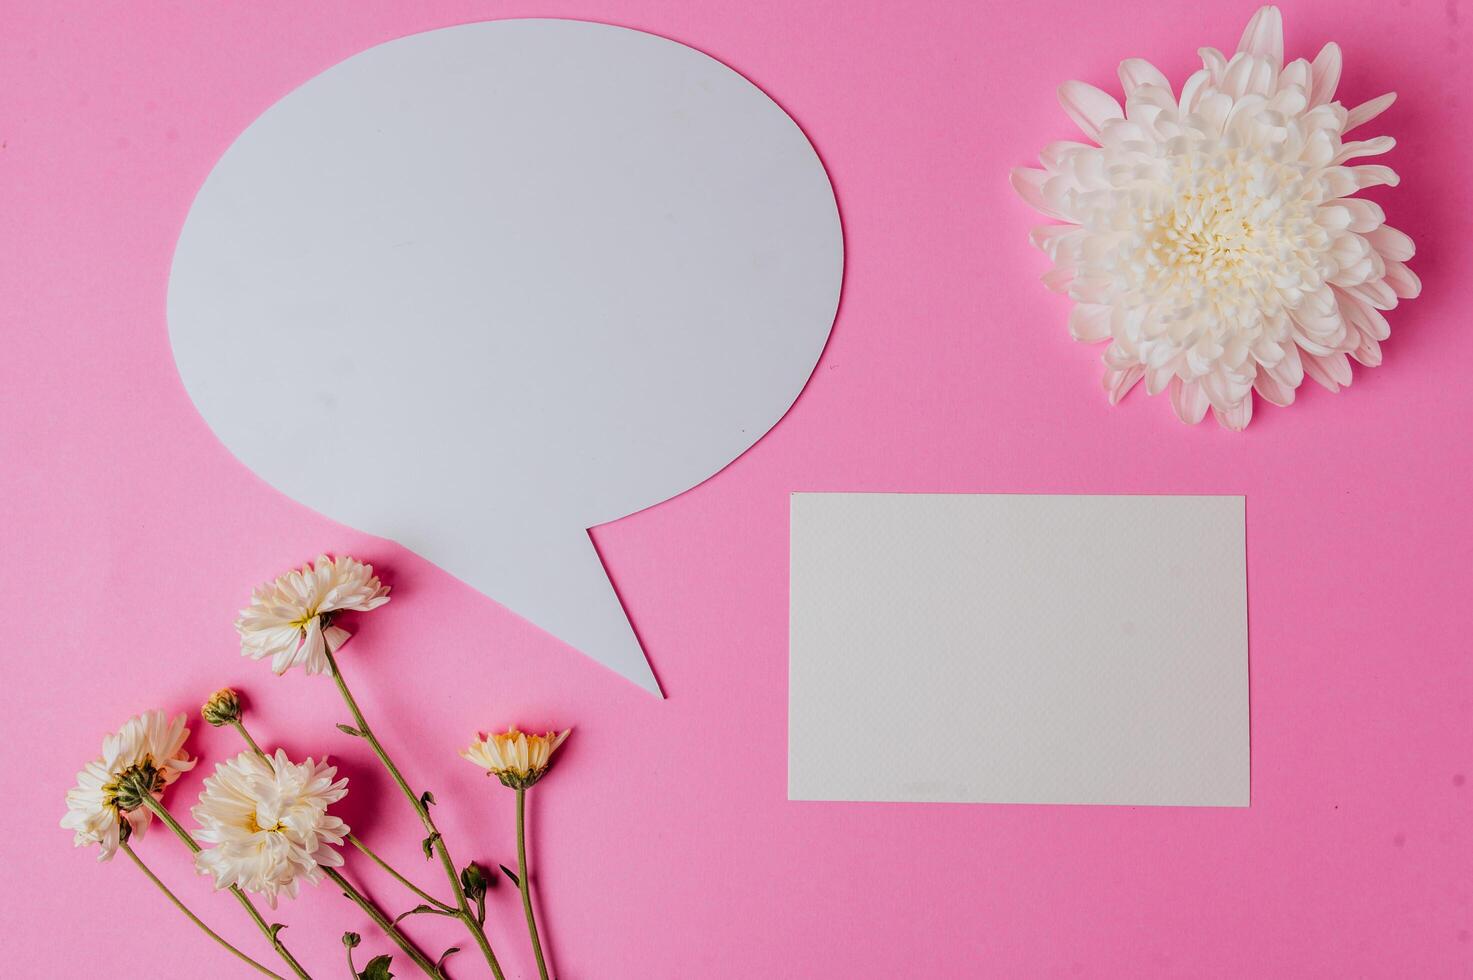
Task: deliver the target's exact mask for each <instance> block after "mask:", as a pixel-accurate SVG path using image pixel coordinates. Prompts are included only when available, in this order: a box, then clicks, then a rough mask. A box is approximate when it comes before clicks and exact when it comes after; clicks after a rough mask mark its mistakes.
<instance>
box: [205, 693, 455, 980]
mask: <svg viewBox="0 0 1473 980" xmlns="http://www.w3.org/2000/svg"><path fill="white" fill-rule="evenodd" d="M230 724H231V725H232V726H234V728H235V730H236V731H237V732H239V733H240V737H241V738H242V739H244V740H245V743H246V744H247V745H249V746H250V747H251V751H252V752H254V753H256V755H258V756H260V757H261V758H263V759H267V758H269V756H267V755H266V753H265V751H264V750H262V748H261V746H260V745H259V744H258V743H257V742H256V740H255V739H254V738H252V737H251V733H250V732H248V731H246V727H245V722H243V721H241V720H240V719H239V718H237V719H235V720H234V721H232V722H231V723H230ZM348 839H349V840H351V841H352V842H353V844H354V845H355V846H356V847H357V848H358V849H359V850H361V851H362V852H363V853H365V854H367V855H368V856H369V857H371V858H373V859H374V860H375V861H377V862H378V864H379V866H380V867H382V868H383V869H384V870H385V871H387V872H389V874H391V875H393V876H394V877H395V878H398V879H399V880H400V881H403V882H404V884H406V885H409V887H410V888H411V889H413V890H414V891H415V892H418V893H419V894H420V895H422V896H423V897H425V898H428V899H429V900H430V901H431V902H434V903H435V904H436V905H439V906H440V907H441V908H444V909H445V910H446V911H453V910H452V909H451V908H450V906H448V905H445V904H444V903H443V902H441V901H439V900H437V899H434V898H430V896H428V895H425V893H424V892H421V891H420V890H419V889H418V888H415V887H414V886H413V885H410V884H409V882H408V881H407V880H405V878H404V876H403V875H401V874H399V872H397V871H395V870H394V869H393V868H391V867H389V866H388V864H386V863H385V862H384V861H383V859H382V858H380V857H379V856H378V855H377V854H374V853H373V852H372V851H370V850H369V849H368V848H367V847H366V846H364V845H363V844H362V843H361V842H360V841H359V840H358V839H357V838H356V837H354V836H353V835H352V834H349V835H348ZM318 867H320V868H321V869H322V872H323V874H325V875H327V877H329V878H331V879H332V880H333V882H334V883H335V884H336V885H337V886H338V887H339V888H341V889H342V890H343V894H344V895H346V896H347V897H348V899H349V900H350V901H352V902H353V904H354V905H357V906H358V907H359V908H360V909H362V910H363V911H364V912H366V913H367V914H368V917H369V918H370V919H372V920H373V921H374V923H375V924H376V925H377V926H378V927H379V928H380V929H382V930H383V931H384V934H385V935H387V936H388V937H389V938H390V939H392V940H393V941H394V944H395V945H396V946H398V947H399V948H400V949H402V950H403V951H404V955H405V956H408V957H409V958H410V959H411V960H413V961H414V964H415V966H418V967H419V968H420V969H421V970H422V971H424V973H425V974H426V975H427V976H431V977H443V976H444V974H442V973H441V972H440V970H439V968H438V967H437V966H435V964H434V963H431V962H430V958H429V957H428V956H425V955H424V954H423V953H421V952H420V951H419V950H418V949H417V948H415V946H414V944H413V943H411V942H410V941H409V937H408V936H406V935H404V933H403V932H401V931H400V930H399V927H398V926H397V925H395V923H394V921H393V920H392V919H390V918H389V917H388V916H387V915H384V913H383V911H382V910H381V909H379V907H378V906H377V905H375V904H374V903H373V901H372V900H371V899H369V898H368V897H367V896H366V895H364V894H363V893H362V892H361V891H359V890H358V889H357V888H356V887H354V885H353V883H352V882H350V881H348V879H347V878H344V877H343V875H342V873H341V872H339V871H338V870H337V869H336V868H329V867H327V866H325V865H318Z"/></svg>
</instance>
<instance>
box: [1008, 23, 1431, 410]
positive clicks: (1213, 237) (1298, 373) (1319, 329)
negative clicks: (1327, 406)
mask: <svg viewBox="0 0 1473 980" xmlns="http://www.w3.org/2000/svg"><path fill="white" fill-rule="evenodd" d="M1199 53H1200V54H1201V56H1202V64H1203V68H1202V70H1201V71H1198V72H1197V73H1196V74H1194V75H1192V76H1191V77H1190V78H1188V79H1187V81H1186V84H1185V85H1183V86H1182V87H1181V91H1180V92H1179V93H1177V94H1173V92H1172V89H1171V84H1170V82H1168V81H1167V79H1166V76H1165V75H1163V74H1162V73H1161V72H1160V71H1159V70H1158V69H1156V68H1155V67H1154V66H1152V65H1151V64H1149V63H1148V62H1146V61H1142V60H1141V59H1139V58H1132V59H1129V60H1127V61H1124V62H1122V63H1121V65H1120V83H1121V85H1122V87H1123V88H1124V91H1125V105H1124V107H1123V108H1122V107H1121V105H1120V103H1119V102H1117V101H1116V100H1115V99H1114V98H1113V97H1112V96H1110V95H1108V94H1107V93H1105V92H1103V91H1101V90H1100V89H1097V88H1095V87H1094V86H1092V85H1086V84H1085V83H1083V82H1066V83H1065V84H1064V85H1063V86H1062V87H1060V89H1059V101H1060V102H1061V103H1063V106H1064V110H1065V112H1067V113H1068V114H1069V116H1070V118H1072V119H1073V120H1074V121H1075V122H1076V123H1078V124H1079V126H1080V128H1081V129H1083V130H1084V133H1085V135H1086V136H1087V137H1088V138H1089V139H1091V140H1093V141H1094V142H1093V143H1079V142H1068V141H1065V142H1058V143H1053V144H1050V145H1049V146H1047V147H1045V148H1044V150H1043V153H1042V162H1043V169H1041V170H1040V169H1030V168H1019V169H1017V170H1015V171H1013V177H1012V179H1013V186H1014V187H1015V188H1016V189H1017V191H1018V193H1019V194H1020V195H1021V196H1022V197H1023V198H1024V200H1026V201H1027V202H1028V203H1029V204H1031V205H1032V206H1033V207H1035V208H1037V209H1038V210H1039V211H1041V212H1043V213H1044V214H1046V215H1048V216H1049V217H1051V218H1056V219H1058V220H1059V221H1062V222H1065V223H1064V224H1058V225H1045V226H1042V227H1039V228H1036V229H1034V232H1033V242H1034V244H1036V245H1037V246H1038V247H1039V248H1041V249H1042V250H1043V251H1044V252H1045V253H1046V254H1047V255H1048V257H1049V258H1050V259H1051V260H1052V262H1053V269H1052V270H1051V271H1049V272H1048V273H1047V274H1045V276H1044V277H1043V280H1044V283H1045V284H1046V285H1047V286H1049V288H1051V289H1054V290H1056V291H1058V292H1061V293H1066V294H1068V295H1069V296H1070V297H1071V298H1072V299H1074V300H1075V302H1076V305H1075V307H1074V309H1073V311H1072V312H1071V313H1070V316H1069V330H1070V332H1071V333H1072V334H1073V335H1074V337H1075V339H1077V340H1080V341H1084V342H1086V343H1098V342H1102V341H1108V342H1109V346H1108V347H1107V348H1106V350H1105V354H1104V361H1105V367H1106V371H1105V376H1104V386H1105V390H1106V391H1107V392H1108V393H1109V397H1110V401H1111V403H1112V404H1113V403H1115V402H1117V401H1119V400H1120V399H1121V398H1122V397H1124V395H1125V393H1126V392H1128V391H1129V390H1130V389H1131V388H1132V387H1134V386H1135V384H1136V383H1137V382H1139V381H1141V380H1142V379H1144V380H1145V382H1146V390H1147V391H1148V392H1149V393H1150V394H1153V395H1154V394H1157V393H1159V392H1161V391H1166V390H1169V391H1170V398H1171V403H1172V407H1173V408H1174V409H1175V410H1176V414H1177V415H1178V416H1179V417H1180V418H1181V420H1182V421H1184V422H1189V423H1195V422H1199V421H1201V419H1202V417H1203V416H1204V415H1205V414H1206V412H1207V409H1208V408H1209V407H1210V408H1211V409H1212V411H1213V414H1214V415H1215V416H1216V417H1217V420H1218V422H1219V423H1221V424H1222V425H1224V426H1226V427H1228V428H1230V429H1241V428H1243V427H1244V426H1246V425H1247V424H1248V422H1249V420H1250V419H1251V418H1252V415H1253V392H1254V391H1257V392H1258V394H1259V396H1260V397H1261V398H1263V399H1264V400H1265V401H1268V402H1271V403H1273V404H1275V405H1288V404H1290V403H1291V402H1292V401H1293V400H1294V392H1295V389H1297V388H1298V387H1299V385H1300V383H1301V382H1302V381H1303V380H1304V377H1305V375H1308V376H1309V377H1311V378H1313V379H1314V380H1315V381H1318V382H1319V383H1320V384H1322V385H1324V386H1325V387H1326V388H1328V389H1330V390H1331V391H1338V390H1339V389H1340V388H1341V387H1344V386H1345V385H1348V384H1350V381H1351V369H1350V361H1349V359H1354V360H1356V361H1358V362H1360V363H1361V364H1362V365H1364V366H1366V367H1374V366H1376V365H1378V364H1380V363H1381V341H1383V340H1385V339H1386V338H1387V336H1388V335H1389V333H1390V327H1389V326H1388V325H1387V323H1386V318H1385V317H1384V316H1383V315H1382V312H1383V311H1385V310H1389V309H1391V308H1393V307H1394V306H1396V304H1397V301H1398V300H1399V299H1410V298H1411V297H1414V296H1416V295H1417V294H1418V293H1419V292H1420V291H1421V288H1422V287H1421V283H1420V282H1419V281H1418V280H1417V277H1416V275H1415V274H1414V273H1413V272H1412V271H1411V270H1410V269H1408V268H1407V267H1406V265H1405V263H1406V261H1407V260H1408V259H1410V258H1411V257H1412V253H1413V246H1412V240H1411V239H1410V238H1408V237H1407V236H1406V235H1405V234H1403V233H1402V232H1400V231H1397V230H1396V229H1395V228H1392V227H1390V226H1389V225H1387V224H1385V218H1386V216H1385V214H1384V213H1383V212H1382V210H1381V208H1380V207H1379V206H1378V205H1376V204H1375V203H1374V202H1371V201H1365V200H1360V199H1358V198H1353V197H1351V196H1350V195H1352V194H1355V193H1356V192H1357V191H1360V190H1363V189H1364V188H1367V187H1375V186H1377V185H1379V184H1387V185H1395V184H1396V183H1397V176H1396V174H1395V173H1394V172H1393V171H1392V170H1391V169H1390V168H1389V167H1384V166H1349V165H1348V161H1351V160H1354V159H1356V158H1358V157H1368V156H1374V155H1376V154H1380V153H1385V152H1386V151H1387V150H1390V149H1391V148H1392V146H1394V145H1395V141H1394V140H1392V139H1391V137H1389V136H1378V137H1376V138H1374V139H1366V140H1345V139H1343V137H1344V135H1345V134H1346V133H1348V132H1349V131H1350V130H1353V129H1355V128H1356V127H1358V126H1361V125H1363V124H1365V123H1367V122H1370V121H1371V120H1372V119H1374V118H1375V117H1376V116H1377V115H1379V114H1380V113H1381V112H1382V111H1383V110H1385V109H1386V107H1387V106H1389V105H1391V102H1392V100H1393V99H1394V98H1395V95H1394V94H1387V95H1383V96H1381V97H1379V98H1375V99H1372V100H1370V101H1369V102H1366V103H1365V104H1363V105H1360V106H1357V107H1356V108H1354V109H1346V108H1345V107H1344V106H1343V105H1341V104H1340V103H1339V102H1337V101H1335V89H1336V87H1337V85H1338V84H1339V81H1340V48H1339V47H1338V46H1337V45H1335V44H1334V43H1330V44H1326V45H1325V46H1324V48H1323V49H1322V50H1321V51H1320V53H1319V54H1318V55H1316V56H1315V58H1314V60H1313V61H1312V62H1311V61H1306V60H1304V59H1303V58H1300V59H1297V60H1295V61H1291V62H1289V63H1288V64H1287V65H1286V64H1284V31H1283V22H1282V18H1281V17H1280V15H1279V10H1278V8H1277V7H1263V8H1261V9H1260V10H1259V11H1258V12H1257V13H1256V14H1254V16H1253V19H1252V20H1251V21H1250V22H1249V24H1248V27H1247V29H1246V30H1245V31H1244V32H1243V38H1242V40H1241V41H1240V42H1239V44H1238V50H1237V53H1235V54H1234V55H1233V56H1232V57H1231V58H1228V57H1225V56H1224V55H1223V54H1222V53H1221V52H1219V51H1217V50H1216V49H1215V48H1202V49H1201V50H1200V52H1199ZM1096 144H1098V145H1096Z"/></svg>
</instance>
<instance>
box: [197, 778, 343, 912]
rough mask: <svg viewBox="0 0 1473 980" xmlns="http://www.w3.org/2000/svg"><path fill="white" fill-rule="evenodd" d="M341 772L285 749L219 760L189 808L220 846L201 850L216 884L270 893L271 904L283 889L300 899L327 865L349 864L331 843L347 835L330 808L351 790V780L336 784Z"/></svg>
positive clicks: (203, 868)
mask: <svg viewBox="0 0 1473 980" xmlns="http://www.w3.org/2000/svg"><path fill="white" fill-rule="evenodd" d="M336 775H337V769H336V768H334V767H333V766H329V765H328V764H327V763H326V762H325V761H324V762H313V761H312V760H311V759H308V760H307V761H306V762H303V763H294V762H292V761H291V760H289V759H288V758H287V757H286V753H285V752H283V751H282V750H281V749H277V750H276V754H275V755H274V756H271V757H270V758H262V757H261V756H259V755H257V754H256V753H254V752H242V753H241V754H240V755H238V756H236V757H235V758H234V759H231V760H229V761H227V762H222V763H220V764H219V765H217V766H216V767H215V772H214V774H213V775H211V776H208V777H206V779H205V789H204V792H203V793H201V794H200V798H199V805H198V806H196V807H195V808H194V809H193V810H191V811H190V813H191V814H192V815H193V816H194V819H195V820H196V821H197V822H198V823H199V825H200V827H201V828H203V829H201V830H200V831H199V832H198V833H197V834H195V837H196V839H197V840H199V841H200V843H202V844H213V845H215V846H214V847H207V848H205V850H203V851H201V852H200V853H199V854H197V855H195V866H196V867H197V868H198V869H199V871H200V873H201V874H206V875H209V876H210V877H211V878H213V879H214V880H215V887H216V888H228V887H230V886H231V885H235V886H237V887H239V888H241V889H243V890H244V891H248V892H256V893H259V894H262V895H265V896H266V900H267V901H268V902H269V903H271V906H272V907H273V908H275V907H276V897H277V896H278V895H279V894H281V893H282V892H285V893H286V894H287V895H290V896H291V897H292V898H296V896H297V887H298V883H299V882H301V881H302V880H303V879H305V880H306V881H308V882H310V883H311V884H314V885H315V884H316V883H317V882H319V881H321V880H322V868H324V867H328V868H336V867H339V866H340V865H342V863H343V858H342V855H340V854H339V853H338V852H337V851H335V850H333V849H332V848H331V847H329V846H327V845H329V844H341V843H342V842H343V838H344V837H345V836H346V835H347V833H348V825H347V824H345V823H343V821H342V820H340V819H338V818H337V817H334V816H330V815H329V814H328V812H327V808H328V806H329V805H330V804H333V803H336V802H337V801H338V800H341V799H342V798H343V797H344V796H346V795H347V793H348V781H347V780H346V779H339V780H337V781H336V782H334V781H333V777H334V776H336Z"/></svg>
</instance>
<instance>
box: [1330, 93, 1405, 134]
mask: <svg viewBox="0 0 1473 980" xmlns="http://www.w3.org/2000/svg"><path fill="white" fill-rule="evenodd" d="M1395 101H1396V93H1395V92H1387V93H1386V94H1385V95H1378V96H1376V97H1375V98H1374V99H1371V100H1370V101H1369V102H1362V103H1361V104H1360V105H1358V106H1356V107H1355V108H1354V109H1351V110H1350V112H1348V113H1346V115H1345V128H1344V129H1343V130H1341V132H1343V133H1348V132H1350V131H1351V130H1352V129H1355V128H1356V127H1357V126H1364V125H1365V124H1366V123H1368V122H1370V121H1371V120H1372V119H1375V118H1376V117H1377V116H1379V115H1380V114H1381V113H1383V112H1385V111H1386V110H1387V109H1389V108H1391V103H1393V102H1395Z"/></svg>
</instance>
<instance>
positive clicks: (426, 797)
mask: <svg viewBox="0 0 1473 980" xmlns="http://www.w3.org/2000/svg"><path fill="white" fill-rule="evenodd" d="M419 802H420V805H421V806H426V807H430V806H434V805H435V794H434V793H431V792H430V791H429V790H425V791H424V793H423V794H421V795H420V798H419Z"/></svg>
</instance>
